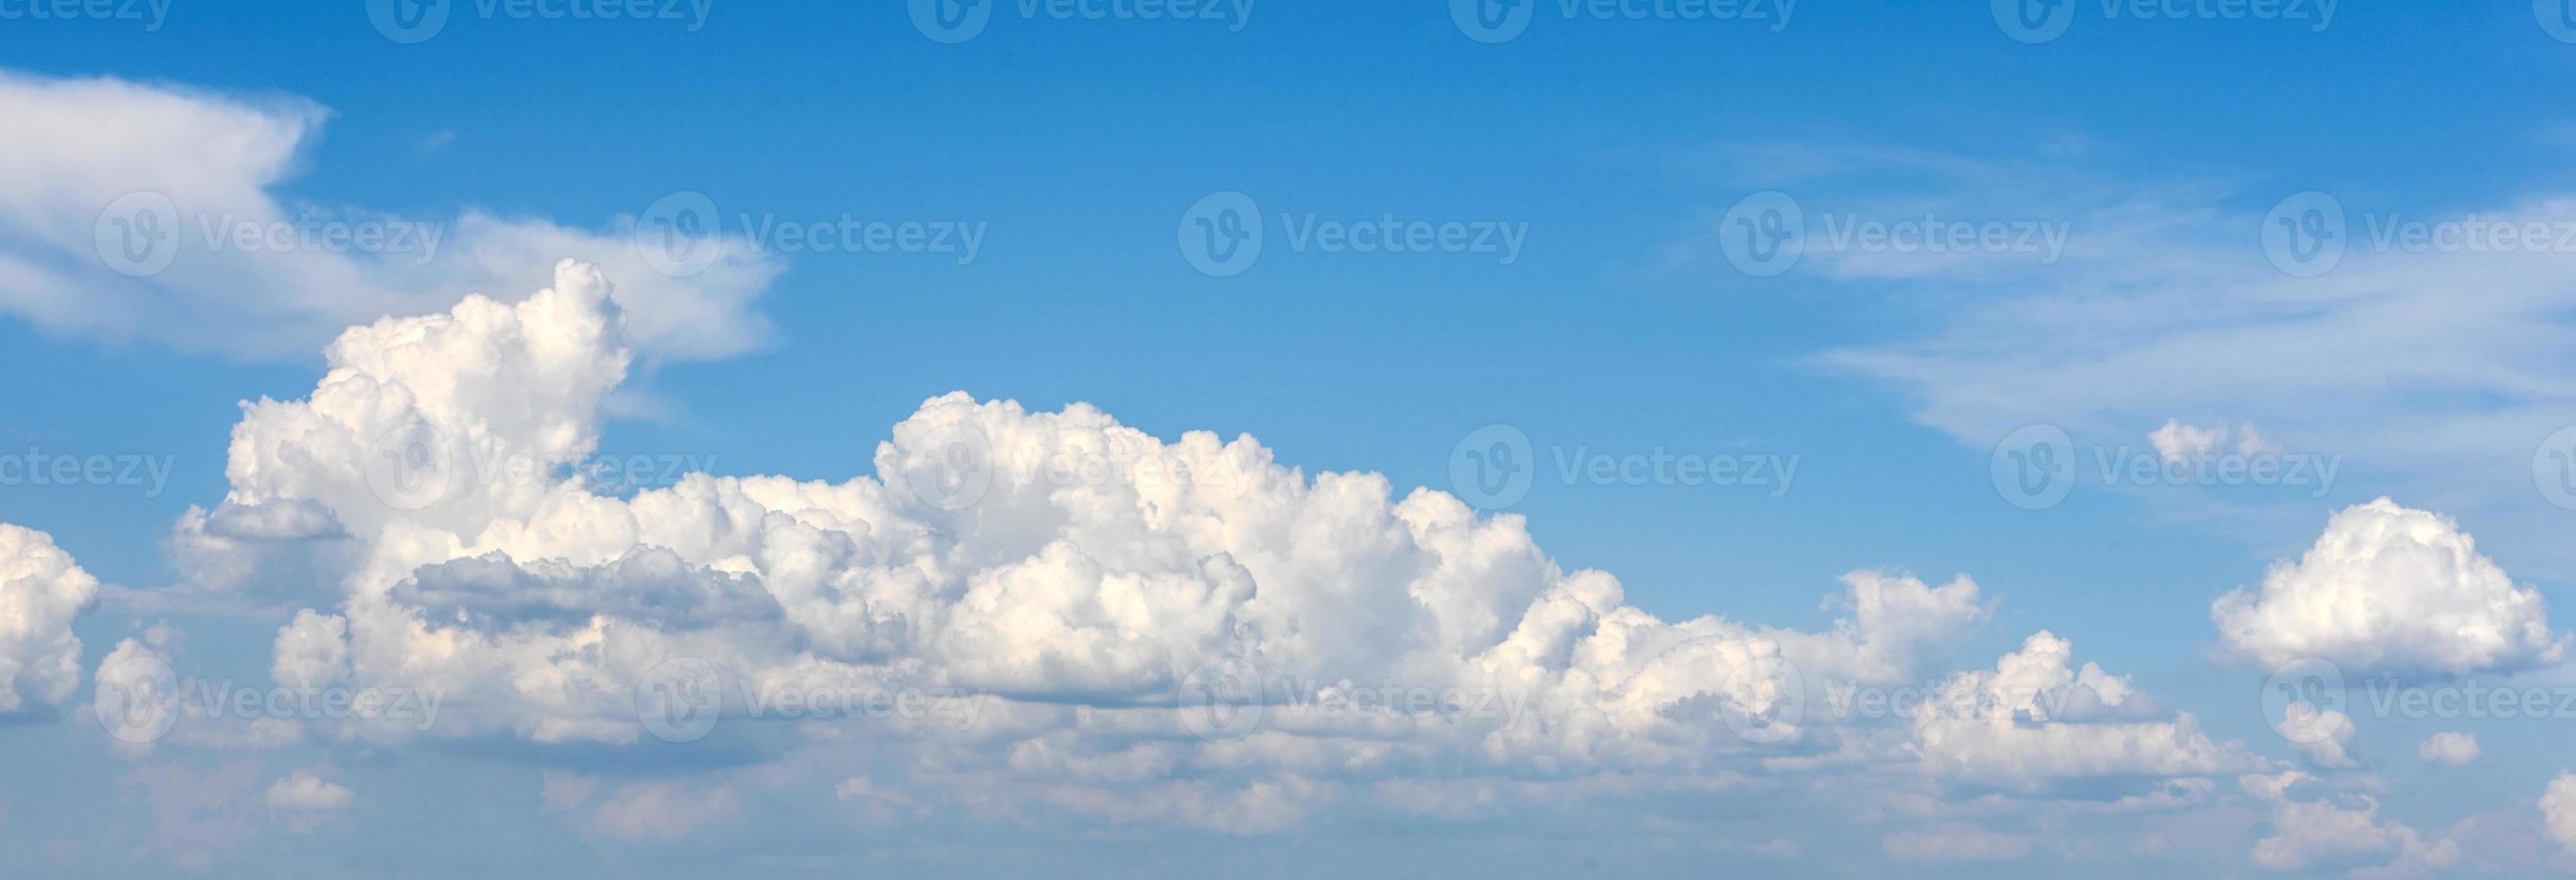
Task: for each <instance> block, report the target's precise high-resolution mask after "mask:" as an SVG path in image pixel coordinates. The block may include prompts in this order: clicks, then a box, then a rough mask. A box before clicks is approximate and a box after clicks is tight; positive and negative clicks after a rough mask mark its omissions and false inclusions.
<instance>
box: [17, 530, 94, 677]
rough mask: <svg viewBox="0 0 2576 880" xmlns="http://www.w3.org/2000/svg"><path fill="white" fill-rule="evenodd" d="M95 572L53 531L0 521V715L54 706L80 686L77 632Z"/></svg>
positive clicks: (91, 592)
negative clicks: (58, 542) (57, 539)
mask: <svg viewBox="0 0 2576 880" xmlns="http://www.w3.org/2000/svg"><path fill="white" fill-rule="evenodd" d="M97 596H98V579H97V578H94V577H91V576H90V574H89V572H86V571H82V570H81V567H80V566H79V565H78V564H77V563H75V562H73V561H72V557H71V554H69V553H65V552H63V550H62V548H60V547H56V546H54V538H53V536H52V535H48V534H45V533H44V532H39V531H36V530H34V529H29V528H22V527H19V526H13V525H9V524H7V523H0V716H5V715H16V714H24V713H28V712H31V711H35V710H37V709H39V708H43V707H51V706H56V705H60V704H62V703H63V702H65V701H67V700H70V699H71V698H72V696H73V695H74V694H76V693H78V692H79V690H80V682H81V665H80V660H81V658H80V652H81V642H80V637H79V636H75V635H73V634H72V620H73V618H76V617H79V616H80V615H81V614H82V613H83V612H85V611H87V610H89V609H90V607H91V606H92V604H93V602H94V601H95V600H96V598H97Z"/></svg>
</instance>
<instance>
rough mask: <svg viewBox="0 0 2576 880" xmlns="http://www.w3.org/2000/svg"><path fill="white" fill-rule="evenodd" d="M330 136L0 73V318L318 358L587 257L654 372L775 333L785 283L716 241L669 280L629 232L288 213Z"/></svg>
mask: <svg viewBox="0 0 2576 880" xmlns="http://www.w3.org/2000/svg"><path fill="white" fill-rule="evenodd" d="M327 116H328V114H327V113H326V112H325V111H324V110H323V108H321V107H318V106H315V105H313V104H311V103H309V102H305V101H301V100H295V99H283V98H261V99H250V98H237V97H229V96H223V95H216V94H211V93H206V92H201V91H194V90H187V89H180V88H174V87H166V86H153V85H142V84H137V83H131V82H126V81H122V80H116V79H50V78H41V77H34V76H27V75H23V74H13V73H7V72H0V142H5V143H7V144H9V145H10V151H9V158H10V166H11V171H12V173H11V174H9V175H8V176H7V179H5V180H0V312H9V313H15V314H18V315H20V316H23V317H25V318H26V319H28V320H30V321H32V322H34V323H35V324H37V325H38V326H42V327H45V328H48V329H50V330H53V331H56V332H61V333H68V334H77V335H82V336H90V337H97V338H106V339H116V340H126V339H142V340H148V341H152V342H157V343H161V344H166V345H170V346H172V347H175V348H180V349H183V350H191V351H203V350H212V351H215V352H217V353H221V354H225V355H230V356H237V357H251V358H265V357H283V356H302V355H304V354H305V353H307V352H310V351H311V350H312V349H313V348H314V347H315V346H316V345H318V344H319V343H321V342H322V341H325V340H328V339H330V338H331V337H332V336H333V335H335V334H338V333H339V332H340V330H341V329H342V328H345V327H347V326H349V325H351V324H357V323H361V322H365V321H371V320H374V319H376V318H378V317H381V316H384V315H423V314H432V313H436V312H441V311H445V310H446V309H447V308H448V307H449V306H451V305H453V304H455V303H456V302H457V300H458V298H459V297H460V296H462V295H463V294H464V293H465V292H468V291H476V290H484V291H495V292H511V293H514V292H517V291H522V290H527V289H530V288H531V287H533V286H535V285H536V284H539V283H542V282H543V280H544V279H545V278H546V276H547V274H548V267H550V266H551V265H553V262H554V261H555V260H556V259H558V258H561V257H562V256H564V255H567V254H571V255H577V256H580V257H582V258H583V259H586V260H590V261H593V262H596V263H598V264H600V265H603V266H607V267H609V268H610V269H612V270H615V271H617V272H618V273H619V277H620V278H621V279H622V280H623V281H624V286H623V287H622V288H621V289H620V291H619V293H618V298H619V302H620V304H622V305H624V306H626V308H627V309H628V314H629V324H628V332H629V334H630V336H629V338H630V339H631V340H633V341H634V343H635V344H636V345H637V346H638V348H639V350H641V351H643V352H645V353H647V354H648V355H652V356H659V357H669V358H705V357H718V356H722V355H727V354H732V353H735V352H738V351H742V350H744V349H746V348H748V347H750V346H752V345H754V344H757V343H758V342H759V341H760V339H761V338H762V336H763V335H764V334H765V333H766V328H767V323H766V320H765V319H764V318H762V317H761V316H760V315H759V314H758V313H757V312H755V311H754V310H753V309H752V306H751V303H752V301H753V299H755V298H756V297H758V296H759V294H760V293H761V291H762V290H763V289H764V288H765V287H766V286H767V285H768V283H769V280H770V279H771V278H772V277H774V276H775V275H776V274H777V273H778V271H779V269H780V267H779V265H778V264H777V263H776V262H775V261H774V260H770V259H767V258H764V257H758V256H754V255H752V253H751V251H750V250H749V248H747V247H744V246H742V243H741V242H740V241H739V240H737V239H733V238H711V239H708V240H705V241H703V242H701V244H703V245H704V246H705V247H709V248H714V249H716V257H715V258H714V259H713V260H712V261H708V260H707V259H706V258H704V257H700V258H698V259H695V260H692V261H690V262H689V263H687V264H686V269H680V268H677V267H667V268H672V269H673V271H671V272H669V273H667V274H666V273H663V272H657V271H655V270H654V265H655V264H654V263H653V262H650V261H648V260H647V258H646V255H645V252H644V251H642V250H640V249H639V248H638V246H637V240H636V238H635V236H634V235H633V234H632V233H633V227H634V221H633V220H632V219H631V218H630V219H621V220H619V221H617V222H615V223H613V224H611V226H610V227H609V228H607V229H605V230H601V231H590V230H582V229H574V228H567V227H562V226H557V225H555V224H553V223H549V222H546V221H543V220H536V219H515V218H505V217H499V216H495V215H492V214H488V213H484V212H480V211H472V210H469V211H466V212H464V213H462V214H459V215H455V216H440V217H399V216H392V215H385V214H378V213H374V212H368V211H363V210H352V209H346V208H340V207H335V206H326V205H313V204H304V203H298V202H293V201H290V200H287V199H285V198H282V197H280V196H278V195H275V194H273V193H272V190H273V189H274V188H275V187H277V186H278V185H279V184H280V183H282V182H284V181H285V180H286V179H287V178H288V176H289V174H290V173H291V172H293V171H294V170H295V168H296V166H297V163H298V161H299V159H301V158H304V152H305V148H306V145H307V144H308V142H310V141H312V140H313V139H314V136H315V134H316V133H317V132H318V131H319V130H320V128H321V127H322V123H323V121H324V119H325V118H326V117H327ZM637 207H638V209H642V208H643V207H644V206H643V205H638V206H637ZM701 264H703V266H701Z"/></svg>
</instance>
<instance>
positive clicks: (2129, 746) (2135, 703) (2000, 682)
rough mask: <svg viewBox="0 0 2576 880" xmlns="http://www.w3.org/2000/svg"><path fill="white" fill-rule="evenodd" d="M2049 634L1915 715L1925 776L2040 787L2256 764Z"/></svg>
mask: <svg viewBox="0 0 2576 880" xmlns="http://www.w3.org/2000/svg"><path fill="white" fill-rule="evenodd" d="M2073 653H2074V646H2073V645H2072V644H2071V643H2069V642H2067V641H2066V640H2065V639H2061V638H2058V637H2057V636H2056V635H2054V634H2052V633H2049V632H2046V631H2042V632H2038V633H2035V634H2032V635H2031V637H2030V638H2029V639H2028V640H2026V641H2024V642H2023V643H2022V647H2021V650H2019V651H2015V652H2013V653H2010V654H2005V655H2004V656H2003V657H2002V658H2001V659H1999V660H1997V661H1996V663H1995V668H1994V670H1992V671H1986V670H1975V671H1970V672H1964V673H1960V674H1959V675H1957V676H1955V677H1953V678H1952V679H1950V681H1949V682H1947V683H1945V684H1944V685H1943V686H1942V688H1941V691H1940V693H1939V694H1937V695H1936V696H1935V697H1934V699H1931V700H1928V701H1926V702H1924V703H1923V704H1922V705H1920V706H1918V707H1916V709H1915V718H1914V738H1915V743H1914V748H1915V749H1916V750H1917V751H1918V752H1919V753H1920V755H1921V756H1922V762H1923V767H1924V769H1925V770H1927V771H1929V772H1932V773H1935V774H1938V775H1942V776H1946V777H1951V778H1957V779H1961V780H1964V781H1969V782H1976V783H1982V784H1991V785H2009V786H2018V787H2025V788H2035V787H2038V786H2040V785H2042V784H2044V783H2047V782H2049V781H2051V780H2055V779H2061V778H2070V777H2121V776H2166V777H2172V776H2210V775H2216V774H2223V773H2234V772H2239V771H2241V770H2244V769H2247V768H2248V767H2250V766H2251V762H2252V759H2251V758H2250V757H2249V756H2248V755H2246V754H2245V753H2244V750H2243V748H2242V747H2241V746H2239V745H2237V744H2236V743H2232V742H2231V743H2226V744H2223V745H2222V744H2219V743H2215V742H2212V741H2211V740H2210V739H2209V737H2208V736H2207V735H2206V734H2203V733H2202V732H2201V731H2200V726H2199V722H2198V721H2197V720H2196V719H2194V718H2193V717H2192V716H2191V714H2190V713H2176V714H2174V715H2173V716H2171V718H2170V719H2168V720H2156V719H2155V717H2154V716H2155V715H2157V714H2158V713H2157V710H2156V709H2155V708H2154V706H2153V705H2152V704H2151V702H2150V701H2149V700H2148V699H2147V697H2146V695H2145V694H2142V693H2138V692H2137V691H2136V690H2134V689H2133V688H2132V687H2131V686H2130V684H2129V680H2128V678H2127V677H2125V676H2114V675H2110V674H2108V673H2105V672H2103V671H2102V668H2101V667H2100V666H2097V665H2094V664H2092V663H2086V664H2084V666H2083V667H2082V668H2081V669H2080V670H2078V669H2074V668H2071V667H2070V666H2069V662H2070V660H2071V659H2072V657H2073Z"/></svg>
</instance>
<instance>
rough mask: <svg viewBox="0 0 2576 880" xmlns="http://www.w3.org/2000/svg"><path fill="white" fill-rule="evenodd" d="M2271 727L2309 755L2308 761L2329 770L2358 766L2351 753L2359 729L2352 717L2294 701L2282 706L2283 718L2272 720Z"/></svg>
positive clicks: (2359, 762) (2293, 745) (2359, 763)
mask: <svg viewBox="0 0 2576 880" xmlns="http://www.w3.org/2000/svg"><path fill="white" fill-rule="evenodd" d="M2272 730H2273V732H2275V733H2279V734H2280V735H2281V738H2282V739H2285V740H2289V742H2290V745H2291V746H2292V747H2294V748H2297V749H2298V750H2299V751H2301V752H2305V753H2306V754H2307V756H2308V762H2309V763H2312V764H2315V765H2316V766H2318V767H2323V768H2328V769H2345V768H2351V767H2359V766H2361V761H2360V760H2359V759H2356V758H2354V757H2353V756H2352V738H2353V735H2354V734H2356V733H2358V732H2359V730H2358V729H2356V728H2355V727H2353V723H2352V716H2350V715H2346V714H2344V713H2342V712H2338V711H2336V710H2333V709H2328V708H2324V707H2320V706H2313V705H2310V704H2308V703H2306V702H2293V703H2291V704H2289V705H2288V706H2287V707H2285V708H2284V711H2283V717H2282V718H2281V720H2279V721H2275V722H2272Z"/></svg>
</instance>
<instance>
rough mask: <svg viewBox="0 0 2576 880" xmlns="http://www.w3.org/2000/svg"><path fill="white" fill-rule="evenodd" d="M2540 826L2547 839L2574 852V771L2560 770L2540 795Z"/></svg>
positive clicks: (2575, 829) (2575, 836)
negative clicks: (2547, 836)
mask: <svg viewBox="0 0 2576 880" xmlns="http://www.w3.org/2000/svg"><path fill="white" fill-rule="evenodd" d="M2540 822H2541V827H2542V829H2543V830H2544V831H2546V832H2547V833H2548V835H2549V839H2551V840H2554V841H2557V842H2558V845H2559V846H2561V847H2565V848H2566V849H2567V851H2568V852H2569V853H2571V854H2576V773H2568V772H2564V771H2561V772H2560V773H2559V774H2558V778H2556V779H2553V780H2550V781H2549V788H2548V790H2546V791H2544V792H2542V793H2541V795H2540Z"/></svg>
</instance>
